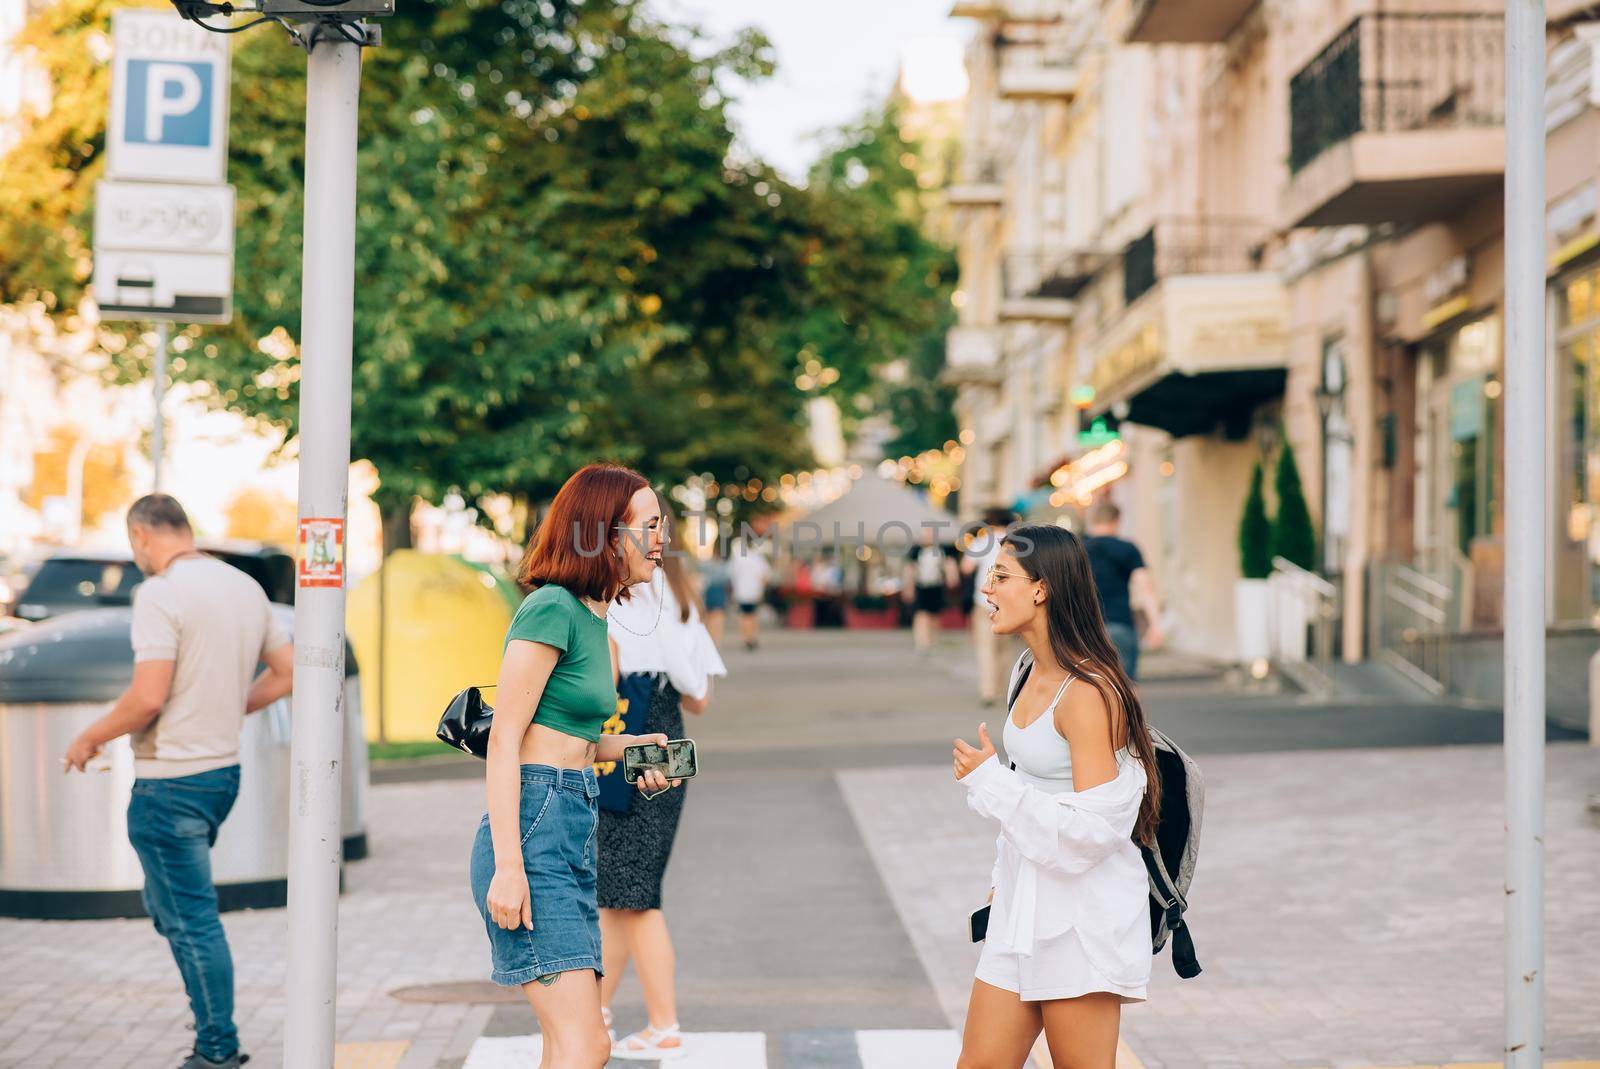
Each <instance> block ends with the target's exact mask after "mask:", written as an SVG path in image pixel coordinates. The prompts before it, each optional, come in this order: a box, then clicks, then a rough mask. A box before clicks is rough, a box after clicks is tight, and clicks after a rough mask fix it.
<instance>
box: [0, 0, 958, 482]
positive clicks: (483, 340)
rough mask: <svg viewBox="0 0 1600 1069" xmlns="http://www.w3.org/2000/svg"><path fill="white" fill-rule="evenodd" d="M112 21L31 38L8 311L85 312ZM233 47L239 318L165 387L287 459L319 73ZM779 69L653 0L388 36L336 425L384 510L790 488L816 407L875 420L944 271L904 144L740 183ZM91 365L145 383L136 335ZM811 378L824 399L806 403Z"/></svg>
mask: <svg viewBox="0 0 1600 1069" xmlns="http://www.w3.org/2000/svg"><path fill="white" fill-rule="evenodd" d="M117 6H121V4H120V3H113V2H111V0H58V2H57V3H54V4H50V5H44V6H43V7H42V8H41V9H40V11H39V12H38V13H37V14H36V15H35V17H34V18H33V20H32V21H31V22H30V24H29V26H28V27H27V29H26V30H25V32H24V34H23V35H22V37H21V38H20V39H19V44H20V45H21V46H22V47H23V48H24V49H26V50H27V51H28V52H29V54H30V55H31V57H32V60H33V62H34V64H35V65H36V67H37V69H38V70H40V71H41V72H42V74H43V75H44V77H45V78H46V80H47V81H48V83H49V84H50V86H51V92H52V101H51V106H50V107H49V109H48V110H47V111H45V112H43V113H41V114H39V115H35V116H32V117H30V120H29V122H28V123H27V124H26V126H25V129H24V133H23V136H22V139H21V140H20V141H19V142H18V143H17V144H16V145H15V146H14V147H13V148H12V149H11V151H10V152H9V153H8V154H7V155H6V156H5V157H4V158H3V159H0V299H3V300H6V301H22V300H40V301H43V302H44V303H45V304H46V306H47V307H49V308H51V309H52V310H54V311H56V312H57V313H58V314H60V315H63V316H70V315H73V314H74V312H75V310H76V308H77V307H78V305H79V303H80V301H81V300H82V298H83V296H84V291H85V286H86V284H87V281H88V272H89V266H90V265H89V249H88V241H89V233H90V224H91V218H90V211H91V208H92V200H93V184H94V182H95V180H96V179H97V178H98V177H99V176H100V174H101V173H102V171H103V147H104V124H105V113H106V102H107V100H108V98H109V81H110V76H109V71H110V66H109V58H110V49H109V24H110V13H111V11H112V9H113V8H114V7H117ZM235 40H236V41H237V42H238V43H237V44H236V47H235V51H234V63H233V90H232V93H233V99H232V119H231V131H230V142H229V145H230V165H229V179H230V181H231V182H232V183H233V184H234V185H235V187H236V188H237V221H236V266H235V287H234V288H235V317H234V322H233V323H232V324H230V325H228V326H226V327H220V328H200V327H188V328H185V329H183V330H181V331H180V332H178V336H177V338H176V339H175V342H174V346H173V348H174V354H175V359H174V360H173V364H172V367H173V372H174V375H175V377H178V378H182V379H189V380H193V381H195V382H197V383H203V384H205V385H204V386H203V388H202V389H203V390H204V391H205V392H206V393H207V394H208V395H209V397H210V399H211V400H212V401H213V402H214V403H216V404H218V405H220V406H225V407H227V408H230V409H233V410H235V411H238V412H241V413H243V414H245V415H247V416H250V417H253V418H256V419H258V420H260V421H263V422H265V423H267V424H270V425H272V426H274V427H278V428H281V429H283V430H284V431H285V432H287V433H288V434H289V435H291V436H292V435H293V434H294V431H295V423H296V419H297V404H298V382H299V377H300V359H301V356H302V354H301V351H300V348H299V344H298V341H297V339H298V336H299V333H300V302H299V293H300V272H301V255H302V238H301V233H302V215H301V205H302V203H303V184H302V176H303V170H304V156H303V135H304V121H305V78H304V69H305V57H304V54H303V53H302V52H300V51H299V50H298V49H296V48H295V47H294V46H293V45H292V44H291V43H290V42H289V41H288V40H287V38H286V36H285V35H284V34H282V33H281V32H280V31H279V30H277V29H276V28H272V27H266V28H263V29H260V30H255V31H252V32H251V33H250V34H248V35H243V36H241V37H240V38H236V39H235ZM770 71H771V60H770V48H769V47H768V45H767V43H766V42H765V41H764V40H763V39H762V38H761V37H760V36H759V35H756V34H750V33H747V34H745V35H742V36H740V37H739V38H737V39H736V40H735V41H733V42H732V43H731V44H729V45H727V46H726V47H722V48H712V47H709V45H708V44H707V42H705V41H703V40H700V39H698V38H697V37H695V36H694V35H693V33H692V32H691V31H688V30H686V29H685V28H683V27H676V26H671V25H667V24H665V23H663V22H660V21H658V20H656V19H655V18H653V17H652V16H651V15H649V14H648V13H647V12H646V11H645V10H644V8H643V6H642V4H641V3H639V2H638V0H602V2H595V0H590V2H583V0H537V2H535V0H493V2H490V0H415V2H412V3H408V4H406V5H404V7H403V9H402V13H401V14H400V15H398V16H396V17H395V18H393V19H388V20H385V23H384V45H383V47H381V48H378V49H374V50H370V51H369V52H368V53H367V54H366V56H365V64H364V69H363V77H362V91H361V92H362V97H361V119H360V135H361V144H360V146H359V157H358V166H359V179H358V203H359V205H360V207H359V210H358V214H357V220H356V229H357V258H356V307H355V324H354V369H353V381H352V390H353V418H352V428H351V431H352V452H353V454H354V455H355V456H357V457H363V458H366V459H369V460H371V461H372V462H373V463H374V464H375V465H376V466H377V468H378V470H379V472H380V474H381V478H382V486H381V488H380V490H379V501H380V504H381V505H383V506H385V507H386V508H388V509H393V508H394V507H396V506H398V505H401V504H403V503H404V502H408V501H409V500H410V499H411V498H412V497H413V496H418V495H420V496H422V497H425V498H428V499H432V500H439V499H440V498H441V497H442V496H443V495H444V493H445V492H447V491H448V490H450V489H458V490H460V491H461V492H462V493H463V494H464V495H465V496H466V497H468V498H469V499H471V498H475V497H479V496H482V495H484V494H487V493H500V492H504V493H510V494H512V495H513V496H514V497H516V498H519V499H521V500H525V501H536V500H539V499H541V498H543V497H545V496H547V495H548V494H549V493H550V492H552V491H553V490H554V488H555V487H556V486H557V485H559V483H560V481H561V480H562V479H563V478H564V477H565V475H566V474H567V473H569V472H570V471H571V470H573V469H574V468H575V467H577V466H579V465H580V464H582V463H584V462H586V461H588V460H591V459H594V458H595V457H597V456H610V457H614V458H616V459H619V460H622V461H624V462H629V463H633V464H636V465H638V466H639V467H640V468H641V469H642V470H644V471H646V472H647V473H649V474H650V475H651V476H652V477H653V478H656V479H658V480H660V481H663V482H672V481H676V480H677V479H679V478H681V477H683V476H685V475H687V474H689V473H691V472H698V471H706V472H710V473H711V474H712V476H713V477H714V478H716V479H718V480H720V481H725V482H726V481H732V480H736V479H737V480H740V481H742V480H743V479H745V478H747V477H751V476H754V477H760V478H763V479H765V480H768V481H773V480H775V479H776V477H777V475H778V474H779V473H781V472H783V471H787V470H792V469H794V468H796V467H799V466H803V465H807V464H809V463H810V456H809V452H808V449H807V447H806V444H805V436H804V410H805V404H806V401H807V400H808V398H809V397H810V396H813V395H815V394H817V393H826V394H831V395H835V396H837V397H839V398H840V399H841V401H842V406H843V407H844V408H845V409H846V410H847V411H849V412H859V411H861V410H862V409H864V408H869V407H871V405H872V403H873V402H872V401H871V392H872V387H873V383H874V382H875V369H876V368H877V367H879V366H881V365H882V364H883V363H885V362H886V361H889V360H891V359H894V358H897V357H898V356H900V355H902V354H905V353H907V352H912V351H914V350H915V349H916V343H917V342H918V341H919V340H924V339H925V338H926V337H927V336H928V335H929V332H930V331H932V330H934V329H935V327H936V321H937V320H938V318H939V316H940V315H942V314H943V309H946V308H948V300H947V299H944V300H937V301H935V302H934V305H933V307H934V309H935V310H933V311H930V307H929V306H928V303H927V302H928V299H929V297H930V295H933V296H941V295H942V296H944V297H945V298H947V287H948V285H949V281H950V279H951V278H953V266H952V265H951V264H950V263H949V262H948V256H947V255H941V254H940V253H939V252H938V251H937V250H934V249H932V248H931V247H930V246H929V244H928V242H927V241H926V239H924V238H922V237H921V236H920V234H919V233H918V231H917V227H916V217H915V213H914V212H911V211H908V210H906V209H905V208H904V206H903V205H902V204H901V203H900V200H899V198H900V197H901V194H902V193H903V191H904V190H905V188H906V186H905V183H906V181H907V176H908V172H907V171H906V169H905V168H904V167H903V166H901V165H900V164H899V163H898V161H897V160H896V158H895V155H894V154H895V153H896V152H897V151H899V150H900V149H902V148H904V147H905V146H904V145H903V144H897V143H896V142H895V139H894V138H893V137H890V136H888V135H887V134H885V133H884V132H883V131H882V130H879V131H876V132H871V136H867V135H866V134H864V133H863V134H860V136H855V137H853V139H851V140H849V141H848V142H847V144H846V145H844V146H842V147H841V149H840V151H839V152H836V153H834V154H833V155H832V156H830V157H829V158H828V159H827V160H825V161H824V163H823V164H822V165H820V166H819V169H818V173H817V175H815V176H814V177H813V181H812V182H811V183H810V187H809V188H797V187H794V186H792V185H790V184H789V183H786V182H784V181H783V180H782V179H781V178H780V177H779V176H777V175H776V174H774V173H772V172H771V171H770V170H769V169H767V168H765V167H763V166H762V165H760V164H759V163H753V164H749V165H738V166H736V165H734V164H732V163H730V162H729V158H730V148H731V143H732V132H731V128H730V125H729V122H728V118H727V114H726V108H727V103H728V102H727V100H726V98H725V97H724V95H723V92H722V89H721V87H722V86H724V85H728V84H734V83H736V82H738V81H740V80H744V81H748V80H752V79H757V78H760V77H763V76H765V75H767V74H769V73H770ZM852 161H855V162H852ZM861 168H865V169H866V171H867V173H868V175H869V177H870V179H871V180H870V181H865V182H864V181H862V180H861ZM896 168H898V170H896ZM101 342H102V345H103V347H104V349H105V350H106V352H107V353H108V354H110V355H112V356H113V357H114V359H115V362H116V366H117V367H118V368H119V370H120V372H121V374H122V375H123V376H124V377H126V378H138V377H143V376H144V375H145V374H147V367H148V364H147V361H148V351H147V347H146V346H145V344H144V342H143V341H142V337H141V334H140V333H139V331H138V330H137V329H135V328H134V327H132V326H130V325H125V324H105V325H103V327H102V332H101ZM812 360H816V361H817V362H818V363H820V364H822V365H823V366H824V367H825V368H828V369H832V371H833V372H834V374H833V376H832V377H831V379H830V381H827V382H825V383H824V382H822V381H821V380H822V378H823V377H824V376H814V377H813V379H814V381H813V383H812V385H810V386H806V385H803V384H802V382H800V381H797V380H799V379H800V376H801V375H803V374H804V372H805V368H806V367H807V365H808V363H809V362H810V361H812ZM941 440H942V439H941Z"/></svg>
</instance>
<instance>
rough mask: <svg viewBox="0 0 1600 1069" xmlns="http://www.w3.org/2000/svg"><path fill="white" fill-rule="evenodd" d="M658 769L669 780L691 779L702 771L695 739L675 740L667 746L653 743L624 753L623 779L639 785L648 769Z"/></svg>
mask: <svg viewBox="0 0 1600 1069" xmlns="http://www.w3.org/2000/svg"><path fill="white" fill-rule="evenodd" d="M651 768H658V769H660V770H661V771H662V773H663V774H665V775H666V777H667V778H668V779H690V778H692V777H693V776H694V774H695V773H696V772H698V771H700V765H699V762H698V761H697V760H696V759H695V754H694V740H693V739H674V740H672V741H671V742H669V743H667V744H666V745H665V746H661V745H658V744H656V743H653V742H646V743H642V744H640V745H638V746H629V747H627V748H625V749H624V750H623V751H622V778H623V779H625V780H627V781H628V782H629V783H637V782H638V781H639V774H640V773H642V772H644V771H645V770H646V769H651Z"/></svg>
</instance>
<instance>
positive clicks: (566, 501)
mask: <svg viewBox="0 0 1600 1069" xmlns="http://www.w3.org/2000/svg"><path fill="white" fill-rule="evenodd" d="M663 543H664V531H663V529H662V519H661V508H660V505H659V503H658V502H657V499H656V495H655V493H654V491H652V490H651V489H650V486H649V484H648V483H647V482H646V481H645V479H644V477H643V476H641V475H640V474H639V473H638V472H636V471H631V470H629V469H627V468H623V467H618V466H616V465H613V464H591V465H589V466H588V467H586V468H584V469H582V470H581V471H579V472H578V473H577V474H575V475H573V476H572V478H570V479H568V480H567V482H566V485H564V486H563V487H562V488H561V491H560V493H558V494H556V497H555V500H554V501H553V502H552V503H551V506H550V512H549V515H548V516H547V517H546V518H545V521H544V523H542V524H541V525H540V526H539V529H538V530H537V531H536V532H535V533H534V536H533V539H532V540H531V542H530V544H529V547H528V553H527V556H526V557H525V558H524V559H523V562H522V567H521V569H520V570H519V572H518V575H517V578H518V579H519V580H520V581H521V582H522V584H523V585H524V586H525V587H533V588H534V589H533V592H532V593H531V594H529V595H528V596H527V598H526V599H525V600H524V601H523V602H522V605H521V607H520V608H518V609H517V612H516V615H515V616H514V617H513V618H512V620H511V626H510V628H509V629H508V630H507V632H506V645H505V656H504V659H503V660H502V662H501V665H500V679H499V682H498V684H497V692H496V700H495V714H494V721H493V727H492V728H491V729H490V734H489V753H488V762H487V765H488V768H487V773H486V774H487V778H488V793H489V807H488V809H489V811H488V813H487V814H486V815H485V816H484V818H483V820H482V822H481V823H480V824H479V825H478V834H477V837H476V838H475V839H474V840H473V845H472V863H471V869H472V895H473V898H474V899H475V900H476V902H477V903H478V908H479V911H480V912H481V913H482V914H483V921H484V927H485V928H486V929H487V931H488V933H489V946H490V951H491V956H492V959H493V964H494V971H493V973H492V974H491V976H492V979H493V980H494V981H495V982H496V983H500V984H506V985H508V986H520V987H521V988H522V992H523V994H524V995H525V996H526V997H527V999H528V1002H529V1004H530V1005H531V1006H532V1007H533V1011H534V1013H535V1014H536V1015H538V1018H539V1029H540V1032H541V1034H542V1036H543V1039H544V1055H543V1060H542V1061H541V1062H540V1065H541V1067H542V1069H600V1067H601V1066H603V1065H605V1063H606V1061H607V1059H608V1058H609V1056H610V1054H611V1041H610V1038H609V1037H608V1036H607V1035H606V1029H605V1025H604V1023H603V1022H602V1019H601V1015H600V984H599V977H600V975H601V973H602V972H603V966H602V959H601V954H600V921H599V907H598V904H597V903H596V900H595V885H596V875H595V868H596V862H595V832H596V827H597V816H596V808H597V807H596V803H595V798H596V796H597V795H598V794H599V785H598V783H597V781H596V779H595V773H594V767H593V766H594V762H595V761H597V760H599V761H620V760H621V759H622V751H623V749H624V748H625V747H627V746H631V745H635V744H637V743H641V742H655V743H665V742H666V741H667V737H666V736H665V735H654V736H651V735H641V736H637V737H635V736H630V735H603V734H602V733H601V727H602V726H603V725H604V724H605V722H606V721H607V720H609V719H610V718H611V716H612V714H613V713H614V712H615V711H616V707H617V688H616V680H615V677H614V676H613V674H612V665H611V647H610V643H609V640H608V639H607V636H606V614H607V612H608V610H609V609H610V607H611V604H612V602H613V601H619V600H626V599H627V597H628V588H629V587H631V586H634V585H636V584H638V583H643V582H648V581H649V579H650V577H651V576H652V575H654V574H655V571H656V568H657V567H658V566H659V565H660V562H661V554H662V546H663ZM673 785H674V786H675V785H676V784H675V783H674V784H673ZM667 786H668V784H667V781H666V780H665V779H664V778H663V777H662V776H661V774H660V773H659V772H658V771H655V770H651V771H649V772H647V773H646V774H645V775H644V776H641V777H640V779H639V788H640V789H641V790H649V791H658V790H662V789H664V788H666V787H667Z"/></svg>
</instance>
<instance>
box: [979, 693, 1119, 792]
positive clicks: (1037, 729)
mask: <svg viewBox="0 0 1600 1069" xmlns="http://www.w3.org/2000/svg"><path fill="white" fill-rule="evenodd" d="M1077 678H1078V677H1077V676H1075V675H1072V674H1070V673H1069V674H1068V675H1067V678H1066V679H1064V680H1062V682H1061V686H1060V688H1059V689H1057V690H1056V696H1055V697H1054V698H1053V699H1051V701H1050V706H1049V708H1047V709H1046V710H1045V711H1044V712H1043V713H1041V714H1040V715H1039V717H1038V718H1037V719H1036V720H1034V722H1033V723H1031V724H1029V725H1028V726H1027V727H1025V728H1019V727H1017V725H1016V722H1015V720H1013V718H1012V714H1011V711H1010V710H1007V711H1006V728H1005V732H1004V735H1003V736H1002V737H1003V740H1004V742H1005V746H1006V757H1007V758H1008V759H1009V760H1010V761H1011V763H1012V765H1013V766H1015V768H1016V771H1017V775H1019V776H1021V777H1022V778H1023V781H1024V782H1026V783H1027V784H1028V785H1029V786H1030V787H1037V788H1038V789H1039V790H1041V791H1044V792H1045V793H1046V794H1062V793H1064V792H1066V791H1072V790H1076V789H1077V788H1075V787H1074V786H1073V785H1072V747H1071V746H1069V745H1068V744H1067V740H1066V739H1064V738H1062V737H1061V732H1060V731H1058V730H1056V706H1058V705H1060V704H1061V697H1062V695H1064V694H1066V693H1067V688H1068V687H1070V686H1072V683H1073V681H1074V680H1075V679H1077ZM1113 756H1114V757H1115V758H1116V762H1117V767H1118V768H1119V769H1120V768H1121V767H1122V762H1123V760H1124V759H1125V758H1126V757H1127V756H1128V748H1127V747H1126V746H1124V747H1123V748H1122V749H1120V750H1118V751H1116V753H1115V754H1114V755H1113Z"/></svg>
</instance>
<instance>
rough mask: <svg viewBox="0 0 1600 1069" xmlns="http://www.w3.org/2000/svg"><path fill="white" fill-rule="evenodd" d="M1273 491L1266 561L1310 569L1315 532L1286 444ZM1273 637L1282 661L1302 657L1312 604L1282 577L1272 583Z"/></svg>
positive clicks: (1297, 470)
mask: <svg viewBox="0 0 1600 1069" xmlns="http://www.w3.org/2000/svg"><path fill="white" fill-rule="evenodd" d="M1272 485H1273V490H1274V491H1275V492H1276V496H1277V499H1278V511H1277V514H1276V515H1274V516H1273V518H1272V535H1271V540H1270V546H1271V549H1270V552H1269V557H1268V563H1269V564H1270V563H1271V561H1272V560H1274V559H1276V558H1278V557H1282V558H1283V559H1284V560H1286V561H1288V562H1289V563H1290V564H1293V565H1295V566H1296V567H1299V568H1304V569H1305V570H1306V571H1308V572H1309V571H1312V570H1314V569H1315V567H1316V563H1317V535H1316V530H1315V529H1314V528H1313V527H1312V524H1311V510H1310V508H1308V507H1307V505H1306V493H1305V489H1304V488H1303V487H1302V486H1301V485H1300V468H1299V466H1298V465H1297V464H1296V463H1295V459H1294V449H1293V448H1292V447H1291V446H1289V444H1288V443H1285V444H1284V447H1283V449H1282V450H1281V451H1280V452H1279V453H1278V469H1277V471H1276V472H1274V473H1273V479H1272ZM1273 587H1274V595H1273V599H1272V600H1273V619H1274V621H1275V623H1274V636H1273V637H1274V638H1275V640H1276V641H1275V646H1276V652H1277V655H1278V656H1279V657H1280V658H1283V659H1285V660H1292V661H1303V660H1305V659H1306V629H1307V628H1308V627H1309V626H1310V624H1311V614H1312V612H1313V610H1314V606H1312V605H1311V604H1309V603H1308V601H1307V598H1306V593H1305V591H1304V589H1302V587H1301V585H1300V584H1298V583H1295V582H1293V581H1292V580H1288V579H1284V580H1281V581H1275V582H1274V583H1273Z"/></svg>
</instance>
